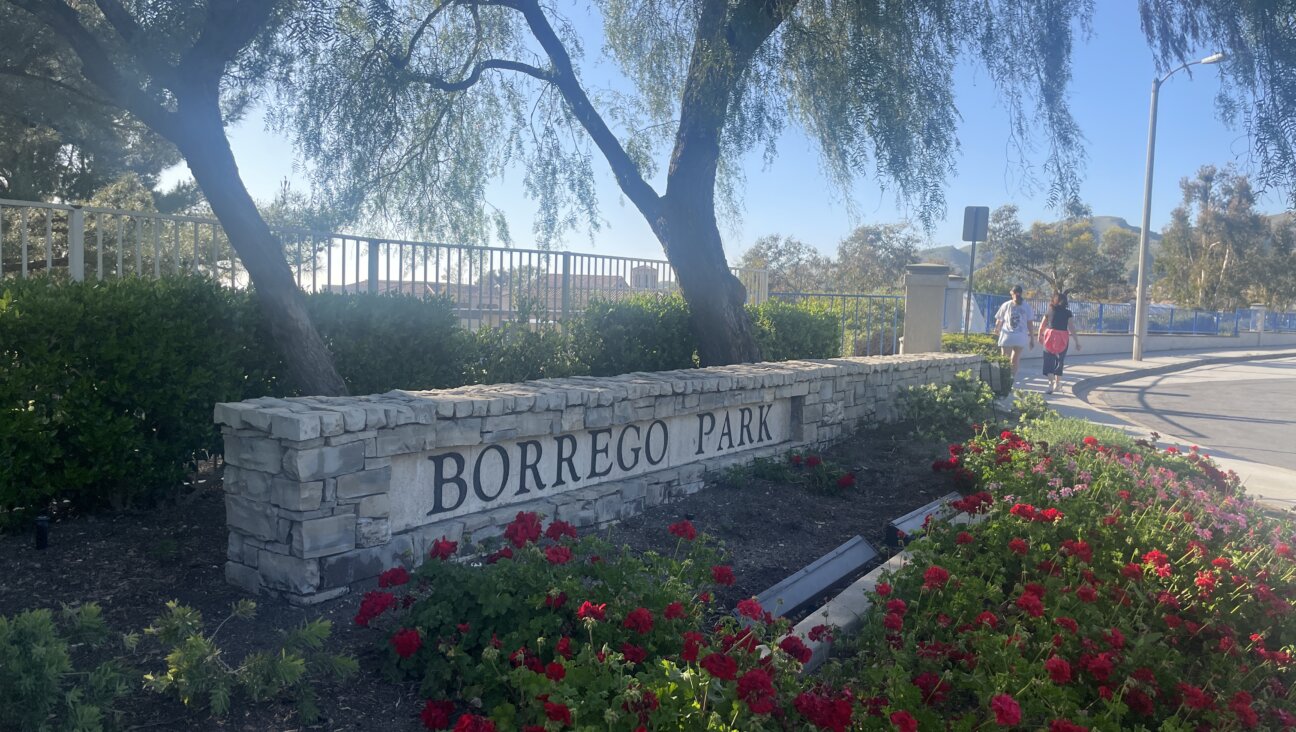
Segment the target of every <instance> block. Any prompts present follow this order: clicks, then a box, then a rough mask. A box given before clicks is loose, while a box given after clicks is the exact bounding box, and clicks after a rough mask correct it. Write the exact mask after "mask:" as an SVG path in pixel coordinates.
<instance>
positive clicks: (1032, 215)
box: [164, 0, 1283, 261]
mask: <svg viewBox="0 0 1296 732" xmlns="http://www.w3.org/2000/svg"><path fill="white" fill-rule="evenodd" d="M583 25H586V26H587V27H590V28H591V30H593V29H594V28H596V24H595V23H593V22H592V21H589V22H586V23H583ZM596 46H597V44H596V43H594V42H592V41H591V42H587V44H586V48H587V50H589V51H590V54H589V55H590V57H591V58H594V57H595V54H594V52H593V49H594V48H595V47H596ZM1215 50H1217V49H1200V54H1199V55H1198V56H1197V57H1198V58H1199V57H1202V56H1207V55H1209V54H1210V53H1213V52H1214V51H1215ZM587 62H588V59H587ZM1225 63H1227V61H1226V62H1225ZM1192 71H1193V74H1192V76H1191V78H1190V77H1189V76H1188V74H1187V73H1185V72H1182V71H1181V72H1179V73H1178V74H1176V75H1175V76H1174V78H1173V79H1172V80H1171V81H1169V82H1167V83H1166V84H1165V85H1164V86H1163V87H1162V89H1161V100H1160V111H1159V122H1158V131H1157V155H1156V177H1155V184H1154V187H1153V199H1152V227H1153V229H1155V230H1160V229H1161V228H1162V227H1163V226H1164V225H1165V224H1166V223H1167V222H1168V221H1169V218H1170V211H1171V210H1172V209H1173V208H1174V207H1175V206H1176V205H1177V204H1178V202H1179V196H1180V194H1179V180H1180V178H1183V177H1186V176H1191V175H1193V174H1194V173H1195V171H1196V170H1197V169H1198V168H1199V167H1200V166H1201V165H1204V164H1214V165H1217V166H1223V165H1226V164H1228V163H1230V162H1237V163H1238V164H1239V165H1241V166H1245V164H1246V161H1247V156H1248V144H1247V141H1246V138H1245V136H1244V135H1243V134H1242V133H1241V131H1240V130H1231V129H1229V128H1227V127H1225V126H1224V124H1223V123H1222V122H1220V121H1219V120H1218V118H1217V116H1216V114H1215V108H1214V98H1215V94H1216V92H1217V91H1218V89H1219V82H1218V75H1217V71H1216V69H1215V68H1214V67H1210V66H1195V67H1193V69H1192ZM605 73H606V72H605V70H604V69H597V70H595V69H592V68H589V64H588V63H587V77H598V76H600V75H605ZM1073 73H1074V78H1073V80H1072V84H1071V87H1070V98H1071V105H1072V110H1073V113H1074V115H1075V117H1076V119H1077V121H1078V122H1079V125H1080V128H1081V130H1082V131H1083V133H1084V135H1085V137H1086V139H1087V145H1086V149H1087V164H1086V169H1085V179H1084V182H1083V185H1082V189H1081V193H1082V197H1083V198H1084V200H1085V201H1086V202H1087V203H1089V204H1090V205H1091V206H1092V207H1093V210H1094V213H1096V214H1100V215H1110V216H1120V217H1123V218H1125V219H1126V220H1128V221H1129V222H1130V223H1131V224H1133V225H1135V226H1137V225H1138V223H1139V218H1140V215H1141V207H1142V195H1143V167H1144V155H1145V152H1146V144H1147V115H1148V98H1149V93H1150V90H1151V81H1152V78H1153V75H1154V73H1155V69H1154V67H1153V63H1152V54H1151V52H1150V50H1149V49H1148V47H1147V44H1146V42H1145V41H1144V39H1143V36H1142V34H1141V33H1140V31H1139V27H1138V14H1137V7H1136V3H1134V2H1131V1H1130V0H1098V2H1097V9H1096V13H1095V17H1094V23H1093V37H1092V38H1091V39H1090V40H1089V41H1088V42H1085V43H1082V44H1081V45H1080V46H1079V47H1078V48H1077V49H1076V52H1075V56H1074V65H1073ZM956 79H957V89H956V92H957V100H958V106H959V111H960V113H961V115H962V117H963V124H962V127H961V130H960V140H961V143H962V153H961V156H960V158H959V159H958V161H957V165H958V171H957V173H956V174H955V176H954V177H952V178H951V179H950V180H949V181H948V187H947V190H946V200H947V204H948V210H947V213H946V217H945V219H944V221H942V222H939V223H938V224H937V225H936V228H935V229H934V230H933V231H932V232H931V245H932V246H940V245H944V244H958V243H960V242H959V239H960V236H961V231H962V217H963V207H964V206H972V205H981V206H990V207H991V208H995V207H998V206H1001V205H1004V204H1007V203H1015V204H1017V205H1018V207H1019V208H1020V209H1021V212H1022V218H1023V219H1024V220H1025V221H1026V222H1028V223H1029V222H1030V221H1034V220H1036V219H1052V218H1055V215H1054V214H1053V212H1052V211H1050V210H1049V209H1048V208H1047V205H1046V199H1047V189H1046V184H1047V182H1046V181H1045V182H1044V185H1043V186H1041V189H1040V190H1037V191H1030V190H1023V189H1022V188H1021V183H1020V174H1019V173H1020V167H1019V165H1018V162H1017V161H1015V160H1011V159H1009V149H1008V142H1009V138H1008V124H1007V115H1006V113H1005V110H1004V109H1003V106H1002V105H1001V104H999V102H998V101H997V99H996V97H995V93H994V89H993V86H992V85H991V84H990V82H989V80H988V78H987V77H986V75H985V73H984V71H981V70H980V69H979V68H978V67H977V66H975V65H971V64H970V65H967V66H964V67H962V68H960V69H959V70H958V72H957V75H956ZM230 139H231V144H232V145H233V148H234V154H235V156H236V158H237V160H238V162H239V167H240V170H241V172H242V174H243V178H244V181H245V182H246V183H247V185H248V188H249V189H250V190H251V192H252V195H253V196H254V197H256V198H258V199H263V200H269V199H270V198H272V197H273V195H274V192H275V191H276V190H277V189H278V187H279V182H280V181H281V180H282V179H283V178H285V177H288V178H290V179H291V180H293V183H294V187H296V188H299V189H303V190H305V189H306V188H307V185H306V184H305V182H304V177H303V176H301V175H300V173H299V172H298V171H297V170H296V169H295V163H294V156H293V155H292V153H291V145H290V144H289V143H288V142H287V141H286V140H285V139H283V138H281V137H278V136H276V135H275V134H273V133H270V132H267V131H266V130H265V129H264V124H263V122H262V121H261V119H260V118H259V117H256V116H253V117H250V118H249V119H248V120H246V121H244V122H243V123H241V124H240V125H238V126H236V127H234V128H232V129H231V130H230ZM1042 161H1043V156H1042V155H1040V156H1037V157H1035V158H1034V159H1032V160H1031V162H1033V163H1035V164H1036V165H1037V166H1038V165H1039V164H1040V163H1042ZM298 165H299V164H298ZM661 167H662V168H665V165H664V162H663V164H662V165H661ZM745 169H746V178H747V183H746V189H745V193H744V195H743V196H742V203H743V206H744V211H743V213H742V215H741V217H740V220H739V221H737V222H733V223H732V224H731V225H730V226H728V227H722V233H723V235H724V239H725V250H726V252H727V253H728V255H729V258H730V260H731V261H733V260H736V259H737V257H738V256H739V255H740V254H741V252H742V251H743V250H745V249H746V248H747V247H749V246H750V245H751V244H752V242H753V241H755V240H756V238H757V237H760V236H762V235H765V234H773V233H778V234H784V235H792V236H796V237H798V238H800V239H801V240H803V241H805V242H807V243H809V244H811V245H813V246H815V247H817V248H818V249H820V250H822V251H823V252H825V253H832V252H834V251H835V249H836V246H837V243H838V242H839V241H840V240H841V239H842V238H844V237H845V236H846V235H847V234H849V233H850V231H851V230H852V229H853V228H855V227H856V226H858V225H860V224H864V223H891V222H896V221H900V220H903V219H905V218H906V213H905V211H903V210H901V209H900V208H898V206H897V202H896V199H895V196H894V194H893V193H892V192H889V191H883V190H881V189H880V187H879V186H878V185H876V184H875V182H874V181H872V180H865V181H861V182H860V183H859V184H858V185H857V186H856V189H855V190H854V191H852V192H851V194H850V195H851V198H852V200H853V202H854V205H855V209H856V211H857V213H858V218H852V217H851V215H850V214H849V212H848V210H847V207H846V206H845V205H843V204H842V203H841V200H840V194H839V193H836V192H834V191H833V190H831V188H830V187H829V186H828V184H827V182H826V181H825V179H824V177H823V176H822V175H821V173H820V170H819V164H818V160H817V157H816V154H815V152H814V149H813V147H812V145H811V143H810V142H809V140H808V139H806V138H805V137H804V136H803V135H801V134H800V132H799V131H795V130H793V131H789V132H788V133H787V134H785V135H784V137H783V139H782V140H781V141H780V144H779V157H778V158H777V160H775V162H774V163H773V164H772V165H770V166H768V167H766V166H764V164H763V162H762V160H761V156H760V155H759V154H753V155H751V156H750V157H749V159H748V160H747V161H746V165H745ZM1243 170H1244V171H1245V167H1243ZM597 171H598V174H599V180H598V185H599V192H600V196H601V207H602V213H603V216H604V218H605V219H606V220H607V226H605V227H604V228H603V229H602V230H601V231H600V232H598V233H597V234H595V237H594V240H593V242H591V240H590V238H589V236H588V235H587V234H585V233H584V232H577V233H573V234H571V235H569V236H568V239H567V242H566V243H567V247H568V248H570V249H573V250H577V251H589V250H591V249H592V250H593V251H595V252H597V253H600V254H617V255H627V256H638V257H652V258H661V257H662V256H663V255H662V252H661V247H660V246H659V245H658V243H657V241H656V240H655V239H654V238H653V236H652V233H651V232H650V231H649V229H648V226H647V224H646V223H644V221H643V219H642V218H641V217H640V216H639V214H638V213H637V212H636V211H635V210H634V209H633V208H632V207H631V206H629V204H628V203H626V202H625V201H624V200H623V199H622V198H621V196H620V193H619V191H618V189H617V187H616V184H615V182H614V181H613V179H612V177H611V174H610V173H609V172H608V171H607V169H606V166H601V167H598V168H597ZM182 176H187V170H177V171H172V172H171V174H170V175H167V176H165V178H164V183H166V184H169V183H170V182H173V181H174V180H176V179H177V178H179V177H182ZM521 178H522V171H520V170H519V171H516V172H514V173H512V174H511V175H510V176H509V177H508V179H507V180H505V181H504V182H502V183H500V184H497V185H495V186H493V187H492V188H491V191H490V194H489V195H490V201H491V203H492V204H494V205H495V206H497V207H499V208H500V209H501V210H503V211H504V212H505V213H506V215H507V216H508V219H509V221H510V227H511V229H512V233H513V239H514V246H518V247H527V246H530V232H531V217H532V212H533V210H534V206H533V204H532V202H530V201H527V200H526V199H524V198H523V197H522V195H521V192H520V185H519V181H520V180H521ZM658 190H659V191H660V190H661V186H660V185H659V186H658ZM1282 201H1283V198H1282V196H1281V195H1278V194H1271V195H1267V196H1262V198H1261V200H1260V204H1261V205H1260V207H1261V209H1262V210H1263V211H1266V212H1277V211H1280V210H1282V208H1283V206H1282Z"/></svg>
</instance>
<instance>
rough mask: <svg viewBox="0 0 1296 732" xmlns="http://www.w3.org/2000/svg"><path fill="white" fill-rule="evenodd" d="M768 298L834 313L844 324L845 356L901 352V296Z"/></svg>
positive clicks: (781, 294) (793, 295)
mask: <svg viewBox="0 0 1296 732" xmlns="http://www.w3.org/2000/svg"><path fill="white" fill-rule="evenodd" d="M769 296H770V298H771V299H774V300H783V301H785V302H790V303H795V304H798V305H809V306H810V307H811V308H813V309H815V310H821V311H823V312H829V313H832V314H833V316H834V317H836V318H837V319H838V321H839V322H840V323H841V343H842V346H841V355H843V356H888V355H891V354H893V353H899V352H900V335H901V333H902V330H901V329H902V328H903V327H904V297H903V296H901V295H848V294H841V293H815V292H771V293H770V294H769Z"/></svg>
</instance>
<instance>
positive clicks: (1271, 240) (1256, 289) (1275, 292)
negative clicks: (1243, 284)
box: [1247, 216, 1296, 310]
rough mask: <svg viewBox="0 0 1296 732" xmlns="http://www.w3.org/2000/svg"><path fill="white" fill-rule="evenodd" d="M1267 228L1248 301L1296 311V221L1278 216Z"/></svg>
mask: <svg viewBox="0 0 1296 732" xmlns="http://www.w3.org/2000/svg"><path fill="white" fill-rule="evenodd" d="M1268 228H1269V233H1268V236H1267V237H1266V242H1265V247H1264V251H1263V252H1262V253H1261V254H1260V256H1259V257H1258V258H1257V261H1256V265H1255V267H1254V268H1253V269H1254V272H1255V274H1254V276H1253V277H1252V278H1251V286H1250V287H1249V288H1248V289H1247V299H1248V300H1249V301H1250V302H1252V303H1263V304H1264V305H1266V306H1267V307H1269V308H1272V309H1275V310H1291V309H1293V308H1294V307H1296V220H1293V219H1292V218H1290V217H1285V216H1277V217H1274V218H1272V219H1270V220H1269V222H1268Z"/></svg>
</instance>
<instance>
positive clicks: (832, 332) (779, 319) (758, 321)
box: [747, 300, 842, 361]
mask: <svg viewBox="0 0 1296 732" xmlns="http://www.w3.org/2000/svg"><path fill="white" fill-rule="evenodd" d="M747 312H748V314H749V315H750V316H751V319H752V322H753V324H754V325H755V326H756V342H757V343H758V344H759V345H760V349H761V358H763V359H765V360H766V361H787V360H790V359H799V358H837V357H839V356H841V355H842V353H841V347H842V337H841V329H840V325H839V323H838V321H837V316H836V315H834V314H833V313H832V312H830V311H828V310H827V309H825V308H823V307H815V306H814V305H813V304H812V303H807V304H793V303H788V302H783V301H781V300H767V301H765V302H763V303H761V304H760V305H749V306H748V307H747Z"/></svg>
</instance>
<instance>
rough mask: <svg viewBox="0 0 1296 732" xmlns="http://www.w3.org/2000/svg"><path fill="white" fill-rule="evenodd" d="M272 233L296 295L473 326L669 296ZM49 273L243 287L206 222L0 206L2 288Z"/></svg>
mask: <svg viewBox="0 0 1296 732" xmlns="http://www.w3.org/2000/svg"><path fill="white" fill-rule="evenodd" d="M274 233H275V235H276V236H277V237H279V240H280V242H281V243H282V244H283V248H284V256H285V258H286V259H287V260H288V263H289V266H290V267H291V268H292V269H293V272H294V276H295V277H296V280H297V284H298V286H300V287H301V288H302V289H303V290H306V291H308V292H321V291H332V292H374V293H403V294H408V295H414V296H419V297H424V296H438V295H439V296H446V297H449V298H451V299H452V300H453V301H454V302H455V307H456V310H457V311H458V313H459V315H460V317H461V318H463V319H465V320H467V321H469V322H470V323H474V322H476V323H486V324H493V323H498V322H501V321H504V320H510V319H514V318H517V317H526V318H536V319H561V318H563V317H565V316H566V315H568V314H570V313H573V312H579V311H580V310H582V309H583V308H584V307H585V305H586V304H587V303H588V302H589V300H590V299H591V298H594V297H599V298H604V299H620V298H624V297H627V296H630V295H634V294H637V293H652V292H673V291H675V290H676V289H677V288H678V282H677V279H676V275H675V270H674V269H673V268H672V267H671V265H670V263H669V262H667V261H665V260H657V259H639V258H633V257H613V256H606V255H600V254H588V253H580V252H567V251H547V250H540V249H511V248H501V247H474V246H464V245H457V244H440V243H433V242H418V241H404V240H399V239H390V238H382V237H367V236H357V235H352V234H339V233H335V232H318V231H308V230H302V229H277V230H275V232H274ZM58 270H63V271H66V272H67V273H68V276H69V277H71V278H72V279H73V280H77V281H81V280H84V279H86V278H87V277H90V278H93V279H98V280H104V279H109V278H117V277H129V276H134V277H152V278H157V277H161V276H163V275H167V274H185V273H201V274H205V275H209V276H212V277H215V278H217V279H218V280H220V281H221V282H224V283H227V284H228V285H230V286H231V287H242V286H246V284H247V282H248V278H247V273H246V271H245V270H244V268H243V267H242V265H241V264H240V262H239V261H238V257H237V255H236V254H235V253H234V251H233V249H232V248H231V247H230V244H229V239H228V237H226V235H225V232H224V230H223V229H222V228H221V226H220V223H219V222H218V221H216V220H215V219H208V218H198V217H193V216H170V215H165V214H156V213H147V212H140V211H122V210H117V209H106V208H93V207H88V206H86V207H81V206H69V205H64V204H50V203H34V202H28V201H10V200H4V199H0V279H3V278H4V277H15V276H16V277H29V276H31V275H33V274H38V273H42V272H50V271H58ZM732 271H733V272H734V274H735V275H736V276H738V277H739V279H740V280H741V281H742V282H743V285H744V286H746V288H747V297H748V301H749V302H752V303H760V302H764V301H765V299H766V298H767V297H768V293H769V280H768V273H767V272H765V270H756V269H743V268H735V269H733V270H732Z"/></svg>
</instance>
